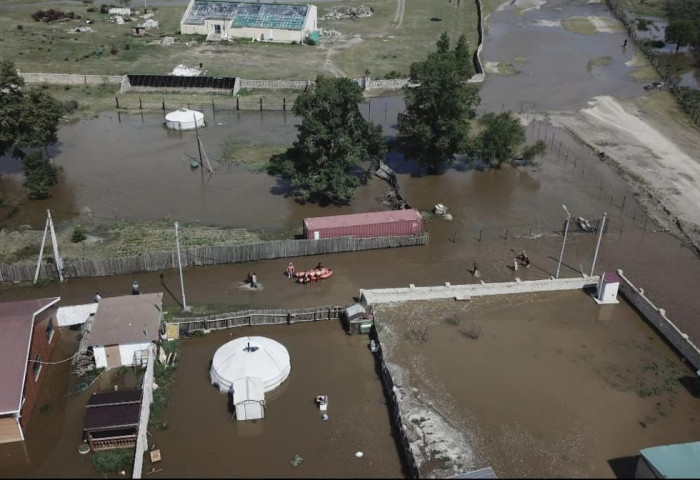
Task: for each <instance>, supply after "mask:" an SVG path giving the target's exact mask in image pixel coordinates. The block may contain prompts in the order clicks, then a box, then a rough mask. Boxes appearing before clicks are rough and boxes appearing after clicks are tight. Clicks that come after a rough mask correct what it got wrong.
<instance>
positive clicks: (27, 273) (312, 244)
mask: <svg viewBox="0 0 700 480" xmlns="http://www.w3.org/2000/svg"><path fill="white" fill-rule="evenodd" d="M428 239H429V236H428V233H427V232H426V233H424V234H422V235H419V236H402V237H376V238H351V237H342V238H325V239H320V240H274V241H270V242H260V243H249V244H245V245H221V246H206V247H192V248H187V249H184V250H181V252H182V264H183V266H185V267H190V266H201V265H220V264H225V263H241V262H254V261H258V260H272V259H275V258H286V257H302V256H307V255H326V254H331V253H341V252H357V251H361V250H374V249H380V248H396V247H409V246H415V245H426V244H427V243H428ZM170 268H177V252H176V251H174V250H173V251H169V252H156V253H144V254H142V255H135V256H131V257H119V258H107V259H96V260H66V261H65V264H64V269H63V276H64V277H65V278H80V277H105V276H108V275H124V274H129V273H138V272H155V271H159V270H167V269H170ZM35 270H36V265H32V264H11V265H0V282H28V281H32V280H33V279H34V272H35ZM39 278H40V279H56V278H58V273H57V271H56V266H55V264H53V263H44V264H42V265H41V267H40V269H39Z"/></svg>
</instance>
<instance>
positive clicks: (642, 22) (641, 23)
mask: <svg viewBox="0 0 700 480" xmlns="http://www.w3.org/2000/svg"><path fill="white" fill-rule="evenodd" d="M653 24H654V22H652V21H651V20H647V19H646V18H638V19H637V29H639V30H649V27H650V26H651V25H653Z"/></svg>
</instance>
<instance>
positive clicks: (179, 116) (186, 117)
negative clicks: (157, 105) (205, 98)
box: [165, 108, 204, 130]
mask: <svg viewBox="0 0 700 480" xmlns="http://www.w3.org/2000/svg"><path fill="white" fill-rule="evenodd" d="M165 126H166V127H168V128H169V129H170V130H194V129H196V128H202V127H204V114H203V113H202V112H198V111H197V110H190V109H188V108H181V109H179V110H175V111H174V112H170V113H168V114H167V115H166V116H165Z"/></svg>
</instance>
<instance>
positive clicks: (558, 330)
mask: <svg viewBox="0 0 700 480" xmlns="http://www.w3.org/2000/svg"><path fill="white" fill-rule="evenodd" d="M379 315H380V318H381V323H382V324H383V325H385V327H382V328H380V337H381V338H388V337H389V335H391V338H393V339H394V340H391V341H386V342H384V343H385V355H387V360H388V361H390V362H392V364H397V365H398V368H400V369H401V370H402V371H404V373H405V374H406V375H404V376H403V378H404V383H403V384H402V385H401V387H402V389H403V390H406V391H411V389H413V388H417V389H418V390H419V392H420V393H421V394H427V396H428V397H429V398H430V399H431V400H433V405H434V406H435V407H436V408H437V409H438V411H440V413H441V414H442V415H444V416H445V417H446V418H447V419H449V421H450V422H451V424H452V425H455V426H458V428H459V429H460V430H461V431H462V432H463V433H464V434H465V435H466V436H467V438H468V442H469V443H470V444H471V445H472V447H473V450H474V455H473V458H474V459H473V462H474V465H473V467H474V468H480V467H482V466H487V465H488V466H491V467H493V468H494V470H495V471H496V473H497V474H498V475H499V476H503V477H538V476H539V477H562V476H563V477H571V476H573V477H577V476H579V477H610V476H612V475H614V474H615V473H620V472H615V471H614V470H613V469H612V467H611V464H610V463H609V462H610V461H611V460H614V459H618V458H621V457H626V456H629V455H634V454H636V452H637V451H638V450H639V449H642V448H646V447H650V446H655V445H664V444H672V443H682V442H688V441H694V440H696V439H697V438H698V435H700V403H698V400H697V398H694V397H693V396H692V395H691V394H690V393H689V392H688V391H687V390H685V389H684V388H683V387H682V386H681V385H680V384H679V383H678V378H679V377H682V376H688V377H689V378H690V376H691V375H693V372H691V371H690V370H689V369H688V368H687V367H686V366H685V365H684V364H682V363H681V362H680V361H679V360H678V359H677V357H676V356H675V355H674V354H673V352H672V351H671V350H670V349H669V348H668V347H667V346H666V345H665V344H664V343H663V342H662V341H661V340H660V339H659V338H658V336H657V335H655V333H654V332H653V330H652V329H651V328H650V327H649V326H647V325H646V324H645V323H644V322H643V321H642V320H641V319H640V317H639V316H638V314H637V313H636V312H635V311H634V309H633V308H631V307H630V306H629V305H627V304H626V303H625V302H622V303H620V304H618V305H612V306H603V307H600V306H598V305H597V304H596V303H595V302H593V300H592V299H591V298H590V297H589V296H588V295H586V294H585V293H582V292H564V293H549V294H537V295H520V296H508V297H501V298H499V299H494V298H476V299H474V300H473V301H472V302H471V303H469V304H465V303H454V302H433V303H431V302H419V303H413V304H411V305H410V307H408V310H407V307H406V306H403V307H402V306H399V307H394V308H392V307H382V309H381V310H380V312H379ZM448 319H450V321H447V320H448ZM473 324H476V325H478V327H479V329H480V330H479V331H480V334H479V335H478V336H477V338H476V339H473V338H469V337H468V336H467V335H466V333H465V332H467V333H468V332H469V331H470V329H471V328H472V325H473ZM416 325H427V326H428V330H427V335H426V337H427V342H425V343H418V342H416V341H414V340H410V339H409V337H407V336H406V335H407V332H408V329H409V328H412V327H411V326H414V327H415V326H416ZM389 332H391V334H390V333H389ZM396 339H398V340H399V341H396ZM667 380H668V381H670V382H672V389H673V391H670V390H664V389H663V388H661V387H662V386H663V385H664V382H665V381H667ZM654 387H660V391H661V393H660V394H658V395H656V394H651V395H649V396H640V392H641V395H648V394H649V391H650V390H651V389H653V388H654ZM422 473H423V474H426V473H427V471H422ZM629 474H630V472H627V475H629Z"/></svg>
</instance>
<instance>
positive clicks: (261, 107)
mask: <svg viewBox="0 0 700 480" xmlns="http://www.w3.org/2000/svg"><path fill="white" fill-rule="evenodd" d="M260 111H261V112H262V111H263V106H262V97H260Z"/></svg>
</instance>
